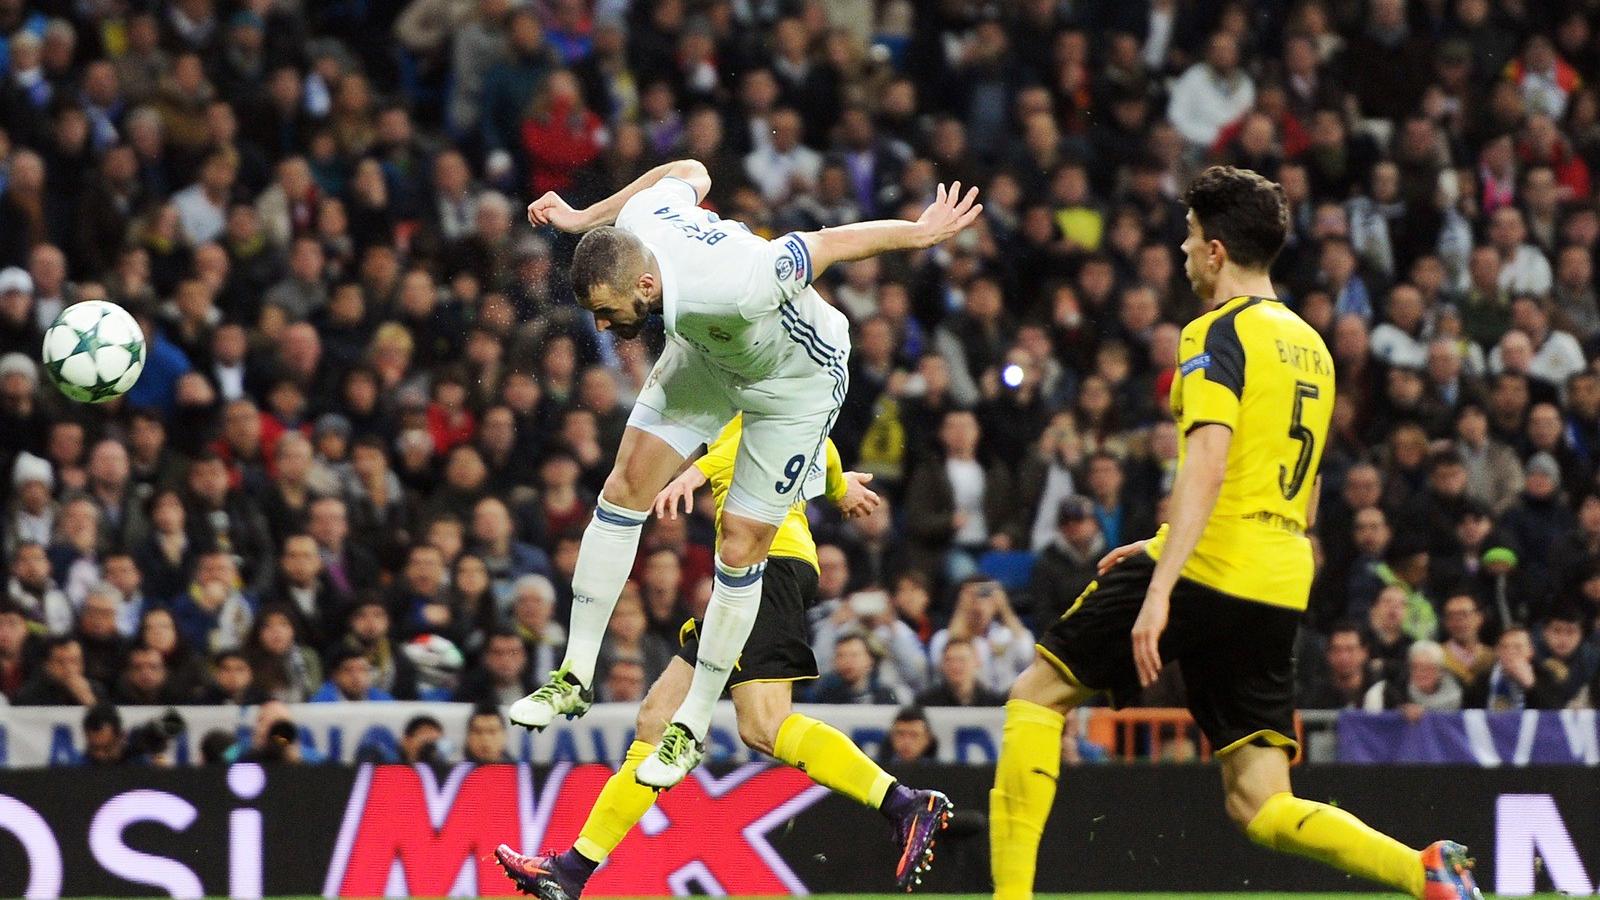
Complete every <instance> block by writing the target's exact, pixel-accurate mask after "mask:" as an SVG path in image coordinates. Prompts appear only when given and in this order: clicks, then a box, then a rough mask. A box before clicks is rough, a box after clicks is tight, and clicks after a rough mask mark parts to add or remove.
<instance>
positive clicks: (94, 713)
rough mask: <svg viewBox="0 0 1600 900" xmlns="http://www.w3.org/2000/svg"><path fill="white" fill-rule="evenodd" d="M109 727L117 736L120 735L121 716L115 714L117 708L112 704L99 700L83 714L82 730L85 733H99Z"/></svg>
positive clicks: (118, 713)
mask: <svg viewBox="0 0 1600 900" xmlns="http://www.w3.org/2000/svg"><path fill="white" fill-rule="evenodd" d="M107 725H110V726H111V727H112V729H113V730H115V731H116V732H117V734H121V733H122V714H121V713H120V712H117V707H116V706H115V705H113V704H112V703H110V702H108V701H105V700H101V701H100V702H99V703H96V704H95V705H93V706H91V707H89V709H88V711H87V712H85V713H84V714H83V730H84V732H85V733H88V732H91V731H99V730H100V729H102V728H104V727H106V726H107Z"/></svg>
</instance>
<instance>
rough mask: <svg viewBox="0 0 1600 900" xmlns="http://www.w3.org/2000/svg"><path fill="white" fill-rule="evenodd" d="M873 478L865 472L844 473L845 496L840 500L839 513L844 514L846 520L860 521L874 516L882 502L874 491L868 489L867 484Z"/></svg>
mask: <svg viewBox="0 0 1600 900" xmlns="http://www.w3.org/2000/svg"><path fill="white" fill-rule="evenodd" d="M871 480H872V476H871V475H869V474H867V473H865V472H846V473H844V483H845V489H844V496H843V497H842V498H840V500H839V512H841V513H844V517H845V518H846V519H859V518H865V517H866V516H870V515H872V511H873V510H875V509H877V508H878V504H879V503H881V502H882V501H881V500H880V499H879V498H878V495H877V494H876V493H874V492H873V490H872V489H871V488H869V487H867V482H869V481H871Z"/></svg>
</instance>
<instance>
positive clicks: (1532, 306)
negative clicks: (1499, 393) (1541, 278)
mask: <svg viewBox="0 0 1600 900" xmlns="http://www.w3.org/2000/svg"><path fill="white" fill-rule="evenodd" d="M1524 360H1526V362H1525V363H1524ZM1585 368H1587V361H1586V360H1585V359H1584V355H1583V347H1582V346H1581V345H1579V343H1578V339H1577V338H1575V337H1573V336H1572V335H1570V334H1567V333H1566V332H1565V331H1556V330H1554V329H1553V328H1551V327H1550V312H1549V310H1548V309H1546V307H1545V304H1544V301H1541V300H1536V299H1534V298H1532V297H1518V298H1517V299H1515V300H1513V301H1511V330H1510V331H1507V332H1506V334H1505V337H1503V338H1501V339H1500V343H1498V344H1496V345H1495V348H1494V349H1493V350H1491V351H1489V370H1490V371H1491V372H1494V373H1496V374H1498V373H1500V372H1503V371H1509V372H1521V373H1523V374H1527V375H1529V376H1532V377H1534V378H1537V379H1539V380H1541V381H1546V382H1549V383H1550V384H1553V385H1555V386H1556V387H1557V388H1560V389H1562V390H1565V389H1566V384H1567V379H1568V378H1571V377H1572V376H1573V375H1576V374H1577V373H1579V372H1582V371H1583V370H1584V369H1585Z"/></svg>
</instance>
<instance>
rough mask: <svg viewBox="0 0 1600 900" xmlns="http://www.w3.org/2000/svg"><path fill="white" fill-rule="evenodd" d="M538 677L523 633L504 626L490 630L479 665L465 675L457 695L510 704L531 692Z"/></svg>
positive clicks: (471, 700) (470, 700)
mask: <svg viewBox="0 0 1600 900" xmlns="http://www.w3.org/2000/svg"><path fill="white" fill-rule="evenodd" d="M537 680H538V679H537V678H536V677H535V676H534V673H533V671H532V668H531V667H530V666H529V665H528V650H527V646H526V645H525V644H523V642H522V638H521V636H520V635H518V634H517V633H516V632H515V631H511V630H509V629H501V630H498V631H493V632H490V633H489V638H488V640H487V641H486V642H485V643H484V645H483V655H482V656H481V657H480V658H479V662H478V665H477V666H476V667H475V668H473V669H471V670H469V671H468V672H467V673H466V675H464V676H462V679H461V685H460V686H459V687H458V688H456V695H455V697H454V698H453V699H455V700H456V701H458V702H466V703H492V704H494V705H496V706H506V705H508V704H510V703H512V702H513V701H515V700H519V699H521V698H522V697H524V696H526V695H527V694H528V693H530V692H531V691H532V690H533V688H534V686H535V683H536V682H537Z"/></svg>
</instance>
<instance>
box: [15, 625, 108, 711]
mask: <svg viewBox="0 0 1600 900" xmlns="http://www.w3.org/2000/svg"><path fill="white" fill-rule="evenodd" d="M104 699H106V690H105V688H103V687H101V686H100V684H98V683H97V682H93V681H90V680H89V679H88V677H87V676H86V675H85V674H84V671H83V647H82V646H81V645H80V644H79V643H78V640H77V638H74V637H71V636H69V635H57V636H55V637H51V638H49V639H48V640H46V641H45V644H44V651H43V661H42V663H41V664H40V667H39V671H38V672H37V673H36V674H35V675H34V676H33V677H32V678H31V679H29V681H28V683H27V684H25V685H23V686H22V689H21V690H20V691H18V692H17V695H16V696H15V697H13V698H11V700H12V703H14V704H15V705H17V706H90V705H93V704H94V703H96V702H98V701H101V700H104Z"/></svg>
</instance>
